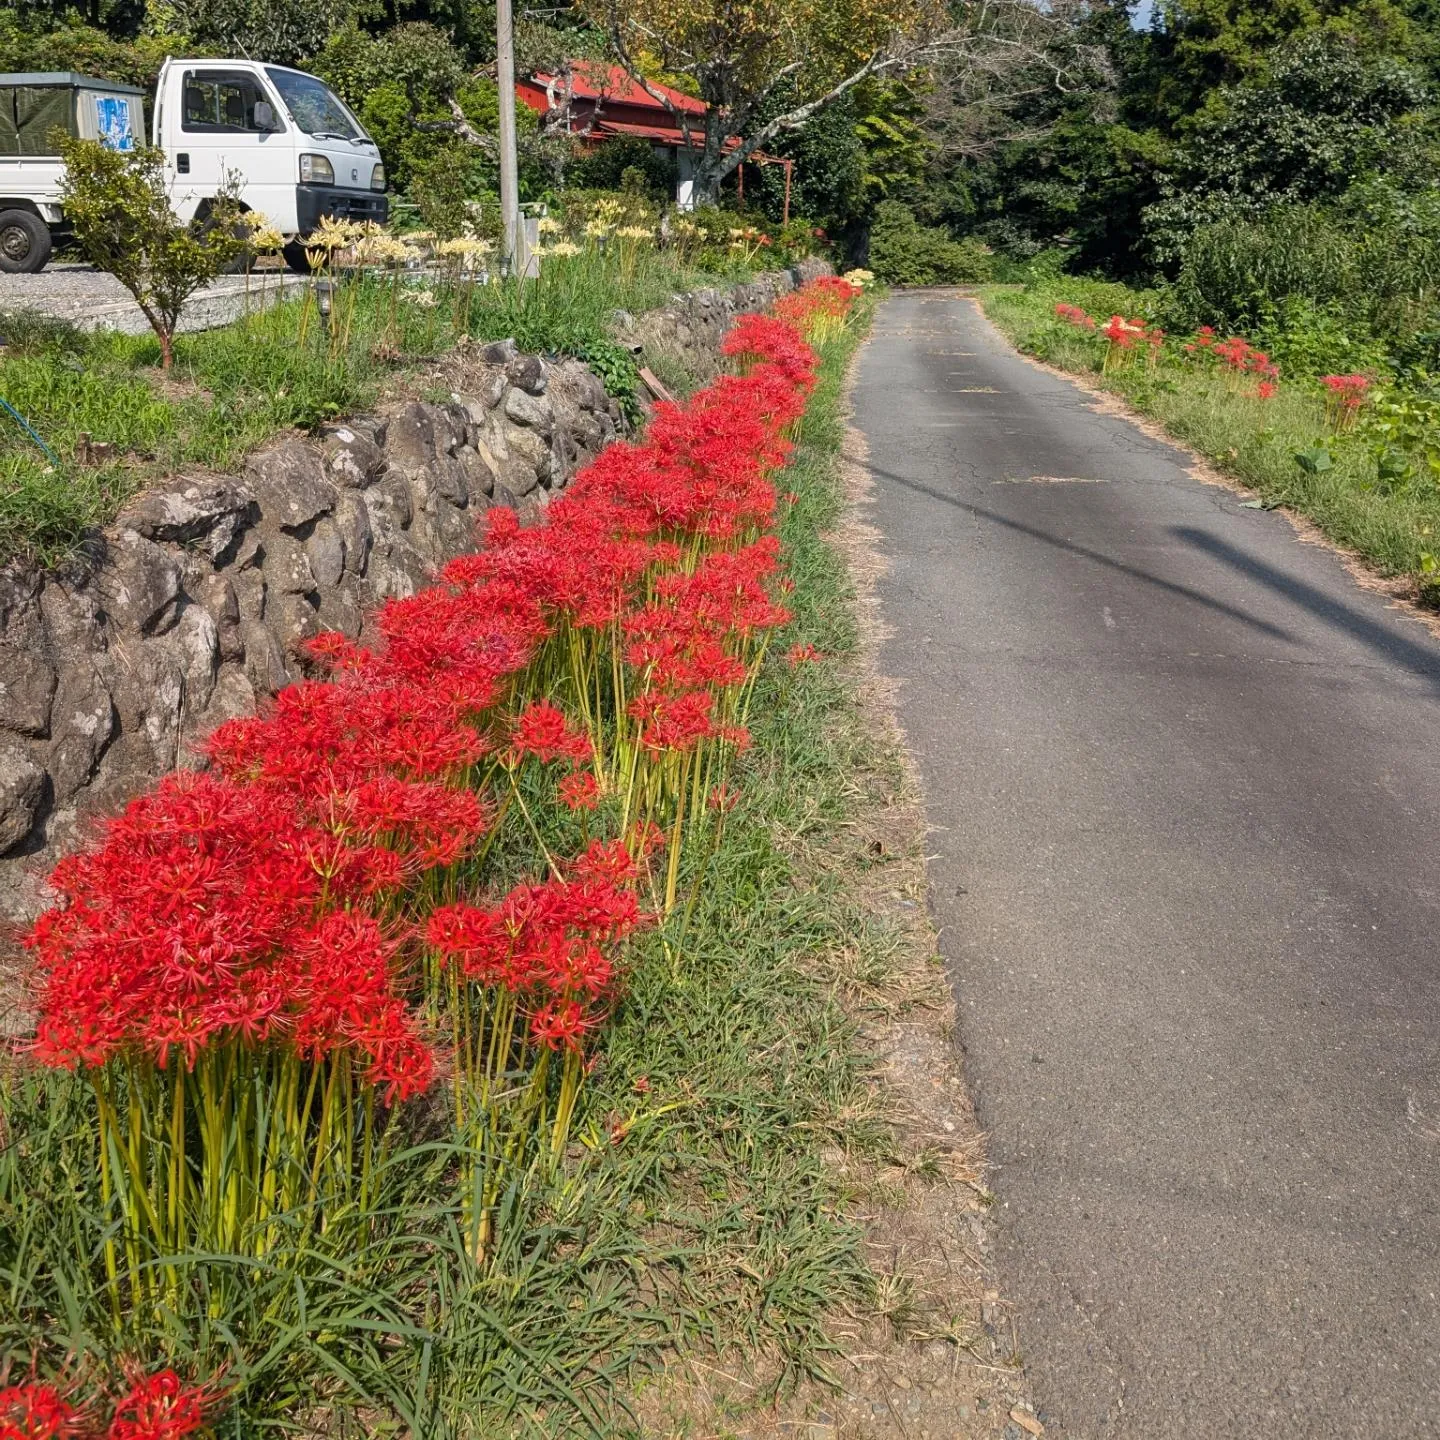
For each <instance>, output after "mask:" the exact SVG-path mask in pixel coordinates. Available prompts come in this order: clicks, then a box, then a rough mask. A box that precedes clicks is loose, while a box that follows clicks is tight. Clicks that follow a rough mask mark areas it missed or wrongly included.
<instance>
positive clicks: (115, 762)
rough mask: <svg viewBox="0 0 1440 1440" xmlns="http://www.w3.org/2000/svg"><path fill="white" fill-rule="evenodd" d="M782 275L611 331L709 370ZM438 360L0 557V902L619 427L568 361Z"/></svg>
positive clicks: (32, 885) (508, 349) (785, 281)
mask: <svg viewBox="0 0 1440 1440" xmlns="http://www.w3.org/2000/svg"><path fill="white" fill-rule="evenodd" d="M797 278H798V277H797ZM792 283H793V280H792V276H791V275H790V274H785V273H782V274H779V275H774V276H767V277H763V278H762V279H761V280H759V281H757V282H755V283H753V284H749V285H744V286H740V287H738V288H736V289H734V290H730V291H727V292H721V291H717V290H709V291H701V292H697V293H695V294H690V295H685V296H679V297H676V300H675V302H674V303H673V304H672V305H671V306H670V307H668V308H667V309H665V310H663V311H659V312H655V313H653V314H650V315H646V316H642V317H639V318H638V319H637V318H634V317H630V316H619V317H617V335H618V336H619V338H620V339H621V340H622V341H624V342H625V343H628V344H630V345H631V346H632V347H633V348H635V349H636V350H637V353H640V354H642V356H644V357H650V356H652V355H654V354H659V353H665V354H668V355H670V356H671V357H672V358H674V359H676V360H678V361H680V362H681V363H682V364H684V365H685V367H686V368H687V369H689V370H690V371H691V373H693V374H696V375H698V376H700V377H702V378H704V377H707V376H708V375H709V374H710V373H713V371H714V370H715V369H716V368H717V362H718V350H719V344H720V341H721V339H722V338H723V337H724V335H725V332H726V331H727V330H728V328H729V326H730V323H731V320H732V318H733V317H734V316H735V315H736V314H739V313H743V312H745V311H747V310H755V309H759V308H762V307H763V306H764V305H766V304H768V303H769V302H770V301H771V300H772V299H774V297H775V296H776V295H777V294H779V293H780V292H782V291H783V290H787V289H789V288H791V285H792ZM449 373H450V374H451V375H452V378H453V379H454V381H455V385H456V388H455V391H454V393H453V394H452V396H451V398H450V399H449V400H448V401H446V402H444V403H429V402H422V401H411V402H409V403H407V404H404V405H403V406H400V407H399V408H397V409H395V410H393V411H392V412H391V413H386V414H377V415H367V416H356V417H354V418H352V419H350V420H347V421H345V422H344V423H343V424H335V425H332V426H329V427H328V428H327V429H326V430H325V431H324V432H323V433H322V434H321V435H319V436H318V437H316V438H314V439H307V438H301V437H299V436H293V435H292V436H288V437H285V438H282V439H280V440H277V441H275V442H274V443H272V444H270V445H268V446H267V447H265V448H264V449H263V450H261V451H259V452H258V453H256V454H254V455H252V456H251V457H250V458H249V460H248V461H247V463H246V465H245V467H244V471H243V473H242V474H240V475H238V476H218V475H198V474H197V475H191V476H187V477H184V478H181V479H175V480H172V481H170V482H168V483H166V484H164V485H162V486H160V487H157V488H155V489H152V490H150V491H148V492H146V493H145V494H143V495H141V496H140V497H138V498H137V499H136V500H135V501H134V502H132V503H131V504H130V505H129V506H128V507H127V508H126V509H125V511H124V512H123V513H122V514H121V515H120V516H119V518H118V519H117V520H116V522H115V523H114V524H113V525H112V526H110V527H108V528H107V529H106V530H105V532H104V533H103V534H102V535H100V536H98V537H96V540H95V543H94V545H93V546H91V547H89V548H88V551H87V555H86V557H85V558H84V559H83V560H79V561H75V562H72V563H71V564H70V565H68V566H66V567H64V568H63V569H60V570H57V571H50V572H43V571H40V570H37V569H35V568H33V567H22V566H12V567H9V568H7V569H6V570H4V571H0V855H3V856H4V858H3V859H0V917H4V918H7V919H9V920H11V921H24V920H27V919H29V918H31V917H32V916H33V915H34V914H35V913H37V911H38V909H39V908H40V907H41V905H42V904H43V893H44V891H43V879H44V876H45V875H46V874H48V872H49V870H50V868H51V867H52V866H53V864H54V862H55V860H56V859H57V858H58V857H59V855H60V854H62V853H64V851H65V850H67V849H69V848H72V847H73V846H74V844H75V842H76V840H77V838H79V836H80V833H81V831H82V830H83V827H84V825H85V822H86V820H87V818H88V817H90V816H92V815H95V814H102V813H107V812H110V811H113V810H114V809H116V808H117V807H118V806H120V805H121V804H123V802H124V801H125V800H126V799H127V798H128V797H129V796H130V795H132V794H134V793H135V792H136V791H137V790H138V789H140V788H141V787H142V786H143V785H144V784H145V783H146V782H147V781H149V780H151V779H153V778H154V777H155V776H158V775H160V774H163V773H164V772H165V771H167V770H170V769H173V768H174V767H175V766H177V765H187V764H192V765H193V764H196V763H199V762H198V759H197V755H196V750H197V745H198V742H199V741H201V740H202V739H203V738H204V736H205V735H207V734H208V733H209V731H210V730H211V729H213V728H214V727H215V725H217V724H218V723H220V722H221V721H222V720H225V719H227V718H229V717H231V716H235V715H242V714H246V713H248V712H250V711H252V710H253V709H254V708H255V707H256V706H257V705H258V704H262V703H263V702H264V701H265V700H266V699H267V698H268V697H269V696H271V695H273V694H274V693H275V692H276V691H277V690H279V689H281V688H282V687H283V686H285V685H287V684H290V683H291V682H292V681H294V680H296V679H298V678H300V677H301V675H302V674H303V673H304V671H305V664H306V661H305V659H304V657H303V654H302V652H301V650H300V646H301V645H302V642H304V641H305V640H307V639H308V638H310V637H311V636H313V635H316V634H318V633H319V632H320V631H321V630H327V629H328V630H340V631H343V632H344V633H345V634H347V635H350V636H363V635H364V634H365V633H366V627H367V624H368V623H369V617H370V612H371V611H372V610H373V609H374V607H375V606H376V604H377V603H378V602H379V601H381V600H383V599H385V598H387V597H390V596H403V595H408V594H411V593H413V592H414V591H415V589H416V588H417V587H419V586H422V585H424V584H425V583H426V582H427V581H428V580H429V578H430V576H431V575H432V574H433V572H434V571H435V569H436V568H438V567H439V566H440V565H442V564H443V563H444V562H445V561H447V560H449V559H451V558H453V557H454V556H455V555H458V554H461V553H463V552H464V551H466V550H468V549H470V548H472V547H473V545H474V537H475V533H476V524H477V521H478V519H479V518H480V517H481V516H483V514H484V512H485V511H486V510H487V509H489V508H490V507H492V506H495V505H507V506H512V507H515V508H519V509H527V508H534V507H536V506H539V505H543V504H544V503H545V500H546V499H547V497H548V496H549V495H551V494H553V493H555V492H556V491H558V490H560V489H562V488H563V487H564V486H565V485H566V483H567V482H568V481H569V480H570V478H571V476H573V475H574V474H575V472H576V471H577V470H578V469H579V468H580V467H581V466H583V465H584V464H585V463H586V462H587V461H589V460H590V459H591V458H592V457H593V456H594V455H595V454H596V453H597V452H598V451H599V450H600V449H601V448H602V447H603V446H604V445H606V444H607V443H608V442H609V441H610V440H612V439H613V438H614V437H615V435H616V434H617V433H618V432H619V431H620V430H621V429H623V428H624V422H623V420H622V417H621V411H620V407H619V405H618V404H617V403H616V402H615V401H614V400H613V399H612V398H611V397H610V396H609V395H607V394H606V392H605V388H604V386H603V384H602V383H601V382H600V380H599V379H598V378H597V377H596V376H595V375H594V374H593V373H592V372H591V371H590V370H589V369H587V368H586V367H585V366H584V365H582V364H580V363H579V362H578V361H575V360H562V361H558V362H552V361H550V360H546V359H544V358H542V357H540V356H536V355H522V354H519V353H517V351H516V350H515V346H514V344H513V342H510V341H503V342H499V343H497V344H493V345H487V346H483V347H475V348H474V353H473V354H471V353H467V352H461V353H460V355H459V357H458V358H457V359H456V360H455V361H454V362H453V368H452V369H451V371H450V372H449ZM0 1028H4V1027H3V1025H0Z"/></svg>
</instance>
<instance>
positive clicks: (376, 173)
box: [370, 165, 385, 190]
mask: <svg viewBox="0 0 1440 1440" xmlns="http://www.w3.org/2000/svg"><path fill="white" fill-rule="evenodd" d="M370 188H371V189H372V190H383V189H384V188H385V167H384V166H383V165H377V166H376V167H375V168H374V169H373V170H372V171H371V172H370Z"/></svg>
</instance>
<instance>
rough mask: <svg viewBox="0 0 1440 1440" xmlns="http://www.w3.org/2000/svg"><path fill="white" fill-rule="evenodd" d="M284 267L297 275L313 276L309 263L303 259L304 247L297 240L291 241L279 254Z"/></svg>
mask: <svg viewBox="0 0 1440 1440" xmlns="http://www.w3.org/2000/svg"><path fill="white" fill-rule="evenodd" d="M280 254H281V256H282V257H283V258H284V260H285V263H286V265H288V266H289V267H290V269H291V270H293V271H294V272H295V273H296V274H297V275H313V274H314V273H315V272H314V271H313V270H312V269H311V268H310V262H309V260H307V259H306V258H305V247H304V246H303V245H302V244H301V243H300V242H299V241H298V240H291V241H290V242H289V244H287V245H286V246H285V248H284V249H283V250H281V252H280Z"/></svg>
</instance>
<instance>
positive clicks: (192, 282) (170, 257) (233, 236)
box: [60, 135, 245, 370]
mask: <svg viewBox="0 0 1440 1440" xmlns="http://www.w3.org/2000/svg"><path fill="white" fill-rule="evenodd" d="M60 154H61V157H62V158H63V159H64V161H65V178H64V181H63V182H62V186H61V195H62V198H63V201H64V205H65V214H66V217H67V218H68V219H69V221H70V223H71V224H72V225H73V227H74V230H75V243H76V245H77V246H78V248H79V250H80V252H81V253H82V254H83V255H84V256H85V258H86V259H87V260H89V261H90V263H91V264H92V265H95V266H96V267H98V268H99V269H101V270H104V271H106V272H107V273H109V274H111V275H113V276H114V277H115V278H116V279H117V280H118V281H119V282H120V283H121V284H122V285H123V286H124V287H125V288H126V289H127V290H128V291H129V292H130V293H131V295H133V296H134V297H135V303H136V304H137V305H139V307H140V309H141V310H142V311H143V312H144V314H145V318H146V319H147V320H148V321H149V322H150V328H151V329H152V330H154V332H155V336H156V338H157V339H158V340H159V341H160V368H161V369H162V370H168V369H169V368H170V363H171V360H172V359H173V355H174V339H175V327H176V325H177V324H178V323H179V320H180V312H181V310H182V309H183V308H184V305H185V302H186V301H187V300H188V299H189V298H190V297H191V296H192V295H193V294H194V293H195V292H196V291H197V290H198V289H200V288H201V286H203V285H206V284H208V283H209V282H210V281H211V280H213V279H215V277H216V276H217V275H220V274H222V273H223V272H224V271H225V270H226V269H227V268H228V267H229V266H230V265H231V264H233V263H234V262H235V260H237V259H238V258H239V256H240V255H241V254H242V253H243V251H244V248H245V240H244V238H243V237H242V236H241V235H239V234H237V232H236V221H237V220H238V219H239V217H240V213H241V212H240V204H239V199H238V194H239V190H238V177H231V176H226V177H225V179H224V181H223V182H222V184H221V186H220V193H219V195H218V196H217V197H216V199H215V201H214V202H213V204H212V205H211V207H210V211H209V215H208V218H207V220H206V223H205V225H204V226H203V227H196V226H193V225H186V224H183V223H182V222H181V221H180V219H179V218H178V217H177V216H176V214H175V212H174V210H173V209H171V207H170V196H169V193H168V191H167V189H166V185H165V156H164V154H163V153H162V152H161V151H159V150H154V149H150V148H148V147H147V148H145V149H141V150H136V151H133V152H130V153H122V152H120V151H118V150H110V149H108V148H107V147H106V146H104V145H102V144H101V143H100V142H99V141H98V140H79V139H76V138H75V137H74V136H68V135H67V136H64V137H63V138H62V139H61V141H60Z"/></svg>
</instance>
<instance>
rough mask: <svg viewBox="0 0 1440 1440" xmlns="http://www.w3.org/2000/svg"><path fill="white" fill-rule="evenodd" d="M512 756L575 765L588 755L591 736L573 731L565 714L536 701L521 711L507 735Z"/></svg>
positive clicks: (546, 703) (589, 753)
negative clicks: (572, 762)
mask: <svg viewBox="0 0 1440 1440" xmlns="http://www.w3.org/2000/svg"><path fill="white" fill-rule="evenodd" d="M510 745H511V750H512V751H513V753H514V754H515V755H516V756H517V757H519V758H521V759H523V758H525V757H527V756H533V757H534V758H535V759H537V760H571V761H574V762H576V763H577V764H580V763H583V762H584V761H586V760H588V759H589V758H590V755H591V748H590V737H589V736H588V735H586V734H584V733H583V732H582V731H579V730H572V729H571V728H570V725H569V722H568V721H567V720H566V719H565V712H564V711H563V710H561V709H560V708H559V707H558V706H555V705H552V704H551V703H550V701H548V700H536V701H535V702H534V703H533V704H531V705H527V706H526V707H525V709H524V710H522V711H521V712H520V717H519V718H518V719H517V720H516V721H515V725H514V728H513V730H512V731H511V735H510Z"/></svg>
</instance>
